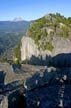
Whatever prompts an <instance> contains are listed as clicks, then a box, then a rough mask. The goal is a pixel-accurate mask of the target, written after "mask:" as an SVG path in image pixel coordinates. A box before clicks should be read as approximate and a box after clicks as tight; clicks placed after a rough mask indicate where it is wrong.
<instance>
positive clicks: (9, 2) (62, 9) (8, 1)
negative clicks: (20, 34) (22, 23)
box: [0, 0, 71, 20]
mask: <svg viewBox="0 0 71 108" xmlns="http://www.w3.org/2000/svg"><path fill="white" fill-rule="evenodd" d="M56 12H58V13H61V14H62V15H64V16H66V17H68V16H71V0H0V20H13V19H14V18H16V17H22V18H23V19H24V20H34V19H37V18H40V17H42V16H44V15H46V14H48V13H56Z"/></svg>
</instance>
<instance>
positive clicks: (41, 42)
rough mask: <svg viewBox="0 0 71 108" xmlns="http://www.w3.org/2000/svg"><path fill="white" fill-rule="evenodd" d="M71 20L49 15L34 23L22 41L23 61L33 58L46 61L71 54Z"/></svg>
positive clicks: (58, 15) (57, 15)
mask: <svg viewBox="0 0 71 108" xmlns="http://www.w3.org/2000/svg"><path fill="white" fill-rule="evenodd" d="M70 20H71V18H65V17H64V16H61V15H60V14H58V13H57V14H49V15H46V16H44V17H42V18H40V19H38V20H36V21H34V22H33V23H32V24H31V25H30V27H29V30H28V33H27V36H25V37H23V38H22V41H21V44H22V45H21V60H22V61H24V60H27V59H30V58H31V57H32V56H34V57H38V58H42V59H43V60H44V59H46V57H47V56H49V55H50V56H55V55H57V54H61V53H71V48H70V46H71V22H70Z"/></svg>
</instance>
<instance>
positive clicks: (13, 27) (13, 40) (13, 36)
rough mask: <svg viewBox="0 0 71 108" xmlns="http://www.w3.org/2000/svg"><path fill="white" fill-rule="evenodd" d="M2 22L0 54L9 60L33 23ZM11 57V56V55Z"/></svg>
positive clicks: (0, 26)
mask: <svg viewBox="0 0 71 108" xmlns="http://www.w3.org/2000/svg"><path fill="white" fill-rule="evenodd" d="M19 20H20V19H17V21H16V22H15V21H0V54H1V55H3V56H4V57H5V58H7V55H9V52H10V53H11V52H12V50H13V49H14V48H15V46H16V45H17V44H18V43H19V42H20V40H21V38H22V36H23V35H25V33H26V31H27V29H28V27H29V25H30V23H31V21H19ZM9 56H10V55H9Z"/></svg>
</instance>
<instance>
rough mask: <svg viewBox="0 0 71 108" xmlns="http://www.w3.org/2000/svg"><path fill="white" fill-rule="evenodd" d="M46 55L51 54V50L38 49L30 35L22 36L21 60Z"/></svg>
mask: <svg viewBox="0 0 71 108" xmlns="http://www.w3.org/2000/svg"><path fill="white" fill-rule="evenodd" d="M46 55H51V52H50V51H48V50H46V51H43V50H39V49H38V46H37V45H36V44H35V42H34V40H33V39H32V38H30V37H27V36H24V37H23V38H22V41H21V60H22V61H24V60H27V59H28V60H30V59H31V58H32V57H36V58H37V57H38V58H40V56H42V57H43V59H44V58H45V57H46Z"/></svg>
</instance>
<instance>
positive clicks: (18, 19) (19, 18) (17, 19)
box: [13, 17, 24, 21]
mask: <svg viewBox="0 0 71 108" xmlns="http://www.w3.org/2000/svg"><path fill="white" fill-rule="evenodd" d="M13 21H24V19H23V18H21V17H18V18H15V19H14V20H13Z"/></svg>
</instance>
